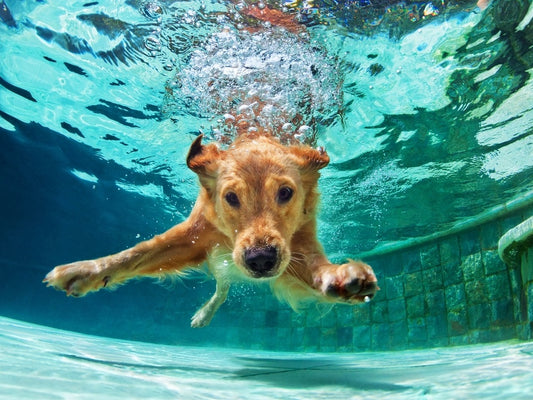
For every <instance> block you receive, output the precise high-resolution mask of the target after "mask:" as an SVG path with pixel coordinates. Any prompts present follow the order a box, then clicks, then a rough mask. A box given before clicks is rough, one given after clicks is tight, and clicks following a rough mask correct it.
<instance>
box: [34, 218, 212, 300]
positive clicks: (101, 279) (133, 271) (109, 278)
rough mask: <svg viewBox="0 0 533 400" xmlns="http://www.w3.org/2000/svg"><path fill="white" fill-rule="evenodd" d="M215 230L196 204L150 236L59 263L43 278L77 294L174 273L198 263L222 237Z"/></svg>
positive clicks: (48, 282)
mask: <svg viewBox="0 0 533 400" xmlns="http://www.w3.org/2000/svg"><path fill="white" fill-rule="evenodd" d="M217 232H218V231H217V230H215V229H213V227H212V226H211V225H210V224H209V223H208V222H207V221H206V220H205V218H204V217H203V214H202V210H201V209H200V208H199V207H195V209H193V212H192V213H191V216H190V217H189V218H188V219H187V220H186V221H184V222H182V223H181V224H179V225H176V226H175V227H173V228H172V229H170V230H168V231H167V232H165V233H163V234H161V235H158V236H155V237H154V238H153V239H150V240H147V241H145V242H141V243H139V244H137V245H136V246H134V247H132V248H130V249H127V250H124V251H121V252H120V253H117V254H113V255H110V256H107V257H102V258H98V259H95V260H89V261H78V262H74V263H71V264H66V265H61V266H58V267H56V268H54V269H53V270H52V271H50V272H49V273H48V275H46V277H45V279H44V282H45V283H47V284H48V286H53V287H54V288H56V289H59V290H64V291H65V292H67V295H69V296H75V297H79V296H84V295H85V294H87V293H89V292H91V291H97V290H100V289H101V288H104V287H111V286H113V285H117V284H120V283H122V282H125V281H127V280H128V279H131V278H134V277H141V276H152V277H160V276H164V275H166V274H172V273H176V272H179V271H180V270H182V269H183V268H185V267H193V266H198V265H200V264H201V263H202V262H203V261H204V260H205V259H206V256H207V253H208V251H209V250H210V249H211V247H212V246H213V245H215V244H216V243H217V242H218V241H221V240H222V238H219V237H218V236H217V234H218V233H217Z"/></svg>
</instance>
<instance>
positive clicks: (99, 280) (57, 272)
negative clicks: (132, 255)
mask: <svg viewBox="0 0 533 400" xmlns="http://www.w3.org/2000/svg"><path fill="white" fill-rule="evenodd" d="M100 271H101V268H100V267H99V265H98V262H97V261H96V260H92V261H78V262H74V263H71V264H66V265H60V266H58V267H55V268H54V269H53V270H52V271H50V272H49V273H48V274H47V275H46V277H45V278H44V279H43V282H44V283H46V285H47V286H52V287H53V288H55V289H58V290H63V291H65V292H67V296H74V297H81V296H85V295H86V294H87V293H88V292H91V291H94V290H98V289H101V288H102V287H105V286H107V284H108V282H109V280H110V277H109V276H105V277H101V276H100Z"/></svg>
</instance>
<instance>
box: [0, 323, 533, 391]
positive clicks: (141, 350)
mask: <svg viewBox="0 0 533 400" xmlns="http://www.w3.org/2000/svg"><path fill="white" fill-rule="evenodd" d="M0 351H1V352H2V358H0V368H1V370H2V373H0V398H5V399H8V398H9V399H14V398H16V399H35V400H38V399H94V398H98V399H116V398H118V397H122V398H127V399H146V398H150V399H254V400H255V399H283V400H286V399H294V400H296V399H339V398H348V399H353V400H355V399H383V398H391V399H435V400H436V399H509V398H511V399H517V400H519V399H529V398H530V396H531V391H532V390H533V344H531V343H520V344H519V343H500V344H492V345H475V346H467V347H457V348H446V349H444V348H437V349H431V350H416V351H415V350H409V351H400V352H388V353H373V352H369V353H358V354H350V355H346V354H335V353H327V354H310V353H287V352H283V353H276V352H265V351H253V352H251V351H244V350H240V349H222V348H213V347H180V346H163V345H156V344H149V343H142V342H130V341H123V340H117V339H109V338H103V337H98V336H88V335H82V334H77V333H73V332H69V331H60V330H57V329H53V328H46V327H43V326H38V325H32V324H29V323H24V322H20V321H16V320H12V319H8V318H0Z"/></svg>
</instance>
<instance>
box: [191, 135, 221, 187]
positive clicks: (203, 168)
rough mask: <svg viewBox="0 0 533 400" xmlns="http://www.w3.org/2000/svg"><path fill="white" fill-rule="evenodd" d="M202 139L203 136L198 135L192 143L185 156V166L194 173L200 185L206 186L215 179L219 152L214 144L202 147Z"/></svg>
mask: <svg viewBox="0 0 533 400" xmlns="http://www.w3.org/2000/svg"><path fill="white" fill-rule="evenodd" d="M202 138H203V135H199V136H198V137H197V138H196V139H195V140H194V142H192V144H191V147H190V149H189V154H187V166H188V167H189V168H190V169H191V170H192V171H194V172H196V174H198V176H199V177H200V181H201V183H202V184H203V185H204V186H207V183H208V181H209V180H212V179H213V178H215V177H216V171H217V166H218V162H217V161H218V159H219V157H220V151H219V149H218V147H217V145H216V144H214V143H211V144H208V145H206V146H204V145H202Z"/></svg>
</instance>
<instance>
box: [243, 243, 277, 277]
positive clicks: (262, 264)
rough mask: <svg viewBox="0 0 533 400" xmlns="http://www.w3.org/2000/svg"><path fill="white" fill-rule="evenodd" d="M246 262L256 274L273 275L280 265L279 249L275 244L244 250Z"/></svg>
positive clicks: (260, 275) (261, 275) (262, 275)
mask: <svg viewBox="0 0 533 400" xmlns="http://www.w3.org/2000/svg"><path fill="white" fill-rule="evenodd" d="M244 262H245V264H246V267H248V269H249V270H250V271H252V272H253V273H254V275H255V276H257V277H266V276H271V274H272V272H273V271H274V270H275V269H276V267H277V265H278V251H277V249H276V248H275V247H273V246H266V247H251V248H249V249H246V251H245V252H244Z"/></svg>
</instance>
